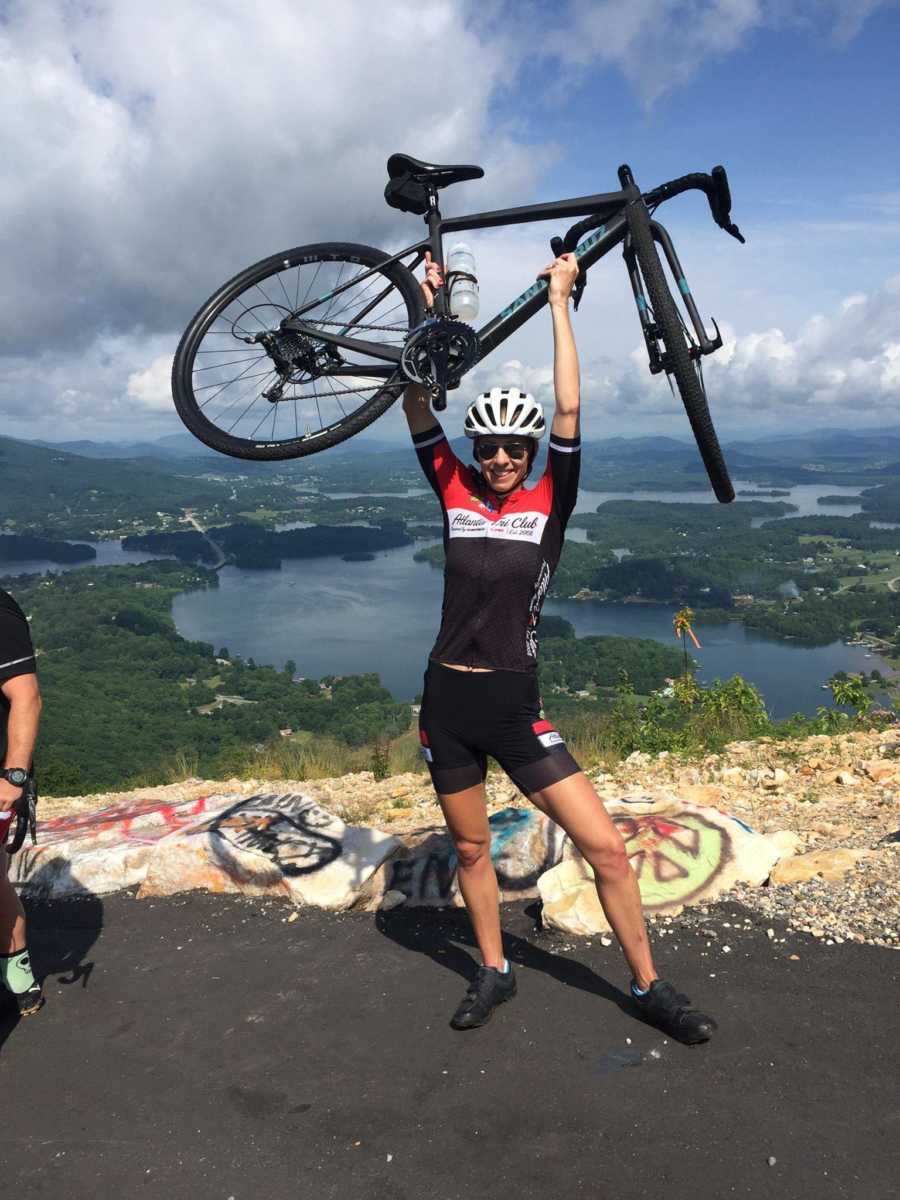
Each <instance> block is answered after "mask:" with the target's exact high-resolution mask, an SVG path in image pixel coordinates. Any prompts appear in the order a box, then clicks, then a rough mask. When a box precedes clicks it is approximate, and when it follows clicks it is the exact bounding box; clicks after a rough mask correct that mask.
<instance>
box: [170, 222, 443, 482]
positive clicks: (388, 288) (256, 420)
mask: <svg viewBox="0 0 900 1200" xmlns="http://www.w3.org/2000/svg"><path fill="white" fill-rule="evenodd" d="M387 259H388V256H387V255H386V254H384V253H382V251H380V250H376V249H373V247H371V246H357V245H353V244H350V243H344V242H325V243H321V244H317V245H311V246H298V247H296V248H295V249H293V250H286V251H284V252H283V253H282V254H273V255H272V256H271V257H270V258H266V259H263V260H262V262H258V263H255V264H254V265H253V266H252V267H248V268H247V269H246V270H245V271H242V272H241V273H240V274H239V275H236V276H235V277H234V279H231V280H229V281H228V283H225V284H223V285H222V287H220V288H219V290H218V291H217V292H215V293H214V294H213V295H212V296H211V297H210V298H209V299H208V300H207V301H206V303H205V304H204V305H203V306H202V307H201V308H200V310H199V312H197V314H196V315H195V316H194V318H193V319H192V321H191V322H190V324H189V325H188V327H187V329H186V330H185V332H184V336H183V337H182V339H181V342H180V343H179V345H178V350H177V351H176V353H175V361H174V363H173V365H172V395H173V398H174V400H175V407H176V409H177V410H178V415H179V416H180V417H181V419H182V421H184V423H185V425H186V426H187V427H188V429H189V430H190V431H191V433H193V434H194V436H195V437H197V438H199V439H200V441H201V442H204V443H205V444H206V445H207V446H211V447H212V448H213V449H214V450H220V451H222V452H223V453H224V454H230V455H232V456H233V457H235V458H250V459H287V458H301V457H302V456H303V455H306V454H315V453H316V452H317V451H319V450H326V449H328V447H329V446H334V445H336V444H337V443H338V442H342V441H344V440H345V439H346V438H348V437H351V436H352V435H353V434H354V433H358V432H359V431H360V430H361V429H364V428H365V427H366V426H367V425H369V424H371V422H372V421H374V420H375V419H376V417H379V416H381V414H382V413H383V412H385V410H386V409H388V408H389V407H390V406H391V404H393V403H394V401H395V400H396V399H397V397H398V396H399V395H400V393H401V391H402V390H403V388H404V386H405V384H406V380H405V378H404V376H403V374H402V372H401V371H400V369H399V351H400V350H401V349H402V347H403V344H404V341H405V339H406V336H407V334H408V333H409V330H410V329H412V328H414V327H415V326H416V325H418V324H419V323H420V321H421V320H422V317H423V300H422V293H421V290H420V288H419V285H418V283H417V282H416V279H415V276H414V275H413V274H412V272H411V271H409V270H408V269H407V268H406V267H405V266H403V265H402V264H401V263H398V262H392V263H389V262H387ZM298 314H299V316H298ZM295 319H299V320H300V321H301V322H302V324H303V330H304V331H303V332H298V331H297V330H295V329H291V328H290V327H289V323H290V322H292V321H294V320H295ZM317 328H318V329H321V330H323V331H324V332H326V333H328V332H331V333H333V334H339V335H340V336H342V337H348V338H352V339H353V341H354V348H352V349H347V348H344V347H340V346H337V345H335V343H333V342H328V341H325V340H319V339H318V338H316V337H315V336H314V334H312V333H310V330H315V329H317ZM367 342H369V343H378V344H380V345H382V346H389V347H395V348H396V350H397V351H398V355H397V359H398V361H397V365H396V368H395V369H394V368H392V367H391V366H388V367H387V368H386V367H385V360H384V358H378V357H377V356H376V355H371V356H370V355H367V353H366V349H365V347H366V343H367ZM368 369H371V372H372V373H371V374H370V375H369V374H367V373H366V372H367V370H368Z"/></svg>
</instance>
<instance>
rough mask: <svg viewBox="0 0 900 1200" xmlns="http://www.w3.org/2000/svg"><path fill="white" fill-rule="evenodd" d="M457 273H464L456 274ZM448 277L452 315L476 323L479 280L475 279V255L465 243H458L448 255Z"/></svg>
mask: <svg viewBox="0 0 900 1200" xmlns="http://www.w3.org/2000/svg"><path fill="white" fill-rule="evenodd" d="M457 271H460V272H462V273H461V274H459V275H456V274H454V273H455V272H457ZM447 276H448V278H449V279H450V311H451V313H452V314H453V315H454V317H456V318H457V319H458V320H460V321H469V322H471V321H474V320H475V318H476V317H477V316H478V280H477V279H476V278H475V255H474V254H473V253H472V251H471V249H470V248H469V247H468V246H467V245H466V243H465V242H457V243H456V245H455V246H454V247H453V248H452V249H451V251H450V253H449V254H448V255H447ZM467 276H468V277H469V278H467Z"/></svg>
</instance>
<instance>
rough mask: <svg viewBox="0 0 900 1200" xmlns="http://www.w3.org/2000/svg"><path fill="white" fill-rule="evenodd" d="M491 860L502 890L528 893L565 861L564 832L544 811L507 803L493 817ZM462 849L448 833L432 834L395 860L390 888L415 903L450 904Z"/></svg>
mask: <svg viewBox="0 0 900 1200" xmlns="http://www.w3.org/2000/svg"><path fill="white" fill-rule="evenodd" d="M489 825H490V830H491V861H492V862H493V864H494V870H495V871H496V873H497V882H498V883H499V885H500V891H501V892H516V893H520V892H527V891H529V890H531V889H534V888H536V887H537V881H538V878H539V876H540V875H542V874H543V873H544V871H546V870H548V868H550V867H552V866H553V865H554V863H556V862H558V861H559V858H560V856H561V853H562V843H563V834H562V831H561V830H560V828H559V826H557V825H554V823H553V822H552V821H550V820H548V819H547V818H546V817H544V816H543V815H542V814H539V813H535V812H531V811H529V810H528V809H522V808H504V809H502V810H501V811H500V812H497V813H494V815H493V816H492V817H491V818H490V821H489ZM456 867H457V860H456V852H455V851H454V849H453V844H452V842H451V841H450V839H449V838H447V837H437V838H429V839H428V841H427V842H426V843H424V844H423V845H422V846H421V847H420V848H419V850H418V851H417V852H416V853H414V854H413V855H412V856H411V857H410V858H404V859H398V860H397V861H396V862H394V863H393V864H392V870H391V878H390V883H389V885H388V888H389V890H391V891H396V892H401V893H402V894H403V895H404V896H405V897H406V899H407V901H412V902H413V903H415V904H449V903H450V902H451V900H452V898H453V894H454V892H455V890H456Z"/></svg>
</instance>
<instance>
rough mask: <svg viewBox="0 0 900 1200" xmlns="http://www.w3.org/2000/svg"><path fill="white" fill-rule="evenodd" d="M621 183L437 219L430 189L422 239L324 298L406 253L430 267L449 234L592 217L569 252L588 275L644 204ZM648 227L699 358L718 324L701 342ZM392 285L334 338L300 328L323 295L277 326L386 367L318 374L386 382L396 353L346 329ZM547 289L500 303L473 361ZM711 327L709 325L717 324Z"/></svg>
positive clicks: (671, 254)
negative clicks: (630, 210) (616, 187)
mask: <svg viewBox="0 0 900 1200" xmlns="http://www.w3.org/2000/svg"><path fill="white" fill-rule="evenodd" d="M620 179H621V180H622V182H623V184H624V185H625V186H623V189H622V190H621V191H619V192H601V193H598V194H596V195H593V196H576V197H573V198H571V199H568V200H555V201H549V202H546V203H543V204H528V205H523V206H521V207H517V208H501V209H495V210H493V211H491V212H484V213H475V214H473V215H470V216H462V217H450V218H444V217H442V216H441V212H440V208H439V206H438V196H437V193H436V192H432V193H431V195H430V200H431V203H430V206H429V211H428V213H427V214H426V216H425V221H426V223H427V224H428V236H427V237H425V238H423V239H422V240H421V241H419V242H414V243H413V244H412V245H411V246H407V247H406V248H405V249H404V250H400V251H399V252H398V253H397V254H394V255H391V256H390V257H388V258H386V259H385V260H384V262H383V263H381V264H379V266H378V267H372V268H371V269H370V270H368V271H365V272H363V273H362V274H361V275H356V276H354V277H353V279H350V280H348V281H347V282H346V283H344V284H342V285H341V286H340V287H337V288H335V289H334V290H333V291H332V292H329V293H328V295H329V297H334V296H338V295H340V294H341V292H343V291H346V290H347V289H348V288H351V287H356V286H357V285H358V284H359V283H360V282H361V281H362V280H364V279H366V278H368V277H369V276H372V275H375V274H377V272H378V271H379V270H380V269H381V268H382V267H384V266H387V265H389V264H391V263H396V262H401V261H402V260H403V259H405V258H408V257H410V256H413V257H412V259H411V261H410V262H409V263H404V264H403V265H404V266H406V267H407V268H408V269H409V270H415V268H416V267H417V266H418V265H419V264H420V263H421V262H422V261H423V259H424V257H425V252H426V251H430V252H431V256H432V258H433V260H434V261H435V262H439V263H440V262H443V261H444V255H443V237H444V234H447V233H461V232H463V231H464V230H470V229H497V228H501V227H503V226H506V225H523V224H529V223H531V222H536V221H550V220H554V219H557V220H558V219H560V218H572V217H588V216H590V217H596V218H597V220H598V221H602V222H603V223H602V224H600V225H599V227H598V228H596V229H594V230H593V231H592V232H590V233H589V235H588V236H587V237H585V238H583V239H582V240H581V241H580V242H579V244H578V246H577V248H576V250H575V254H576V257H577V259H578V265H579V267H580V269H581V271H582V272H585V273H586V272H587V271H588V270H589V269H590V267H592V266H593V265H594V264H595V263H597V262H598V261H599V260H600V259H601V258H603V257H604V256H605V255H607V254H608V253H609V252H610V251H611V250H613V249H614V248H615V247H616V246H617V245H619V244H620V243H621V242H623V241H624V240H625V238H626V235H627V232H628V221H627V217H626V209H627V207H628V206H629V205H630V204H634V203H636V202H639V201H641V200H642V193H641V191H640V189H639V188H638V187H637V185H636V184H635V183H634V182H633V180H632V179H631V176H630V172H628V173H627V174H625V175H624V176H623V174H622V172H620ZM648 219H649V217H648ZM650 225H651V230H652V232H653V236H654V238H655V239H656V240H657V241H658V242H659V243H660V245H661V246H662V248H663V250H664V252H665V255H666V258H667V260H668V262H669V266H670V269H671V270H672V273H673V275H674V276H675V278H676V279H677V281H678V286H679V289H680V291H681V295H682V299H683V301H684V303H685V307H686V308H687V311H688V315H689V317H690V320H691V324H692V325H693V326H694V330H695V333H696V335H697V338H698V342H699V352H700V353H701V354H709V353H710V352H711V351H712V350H714V349H716V348H717V347H718V346H720V345H721V339H720V338H719V330H718V327H716V338H715V339H710V338H709V337H707V335H706V331H705V329H704V327H703V323H702V321H701V319H700V315H699V313H698V311H697V307H696V305H695V303H694V300H693V297H692V295H691V292H690V289H689V288H688V286H687V283H686V281H685V276H684V272H683V271H682V269H681V264H680V263H679V262H678V259H677V257H676V255H675V250H674V247H673V245H672V240H671V238H670V237H669V235H668V233H667V232H666V230H665V229H664V228H663V226H662V225H660V224H659V222H657V221H651V222H650ZM626 261H627V265H628V273H629V277H630V280H631V285H632V290H633V291H634V296H635V301H636V303H637V307H638V313H639V316H640V319H641V326H642V329H643V331H644V334H645V337H647V338H648V348H649V347H650V344H651V339H650V336H649V334H650V330H651V326H652V322H651V321H650V317H649V314H648V310H647V304H646V300H645V298H644V295H643V288H642V286H641V281H640V277H639V275H638V273H637V271H636V268H635V267H634V265H633V263H632V262H631V261H630V260H628V259H627V256H626ZM391 286H392V285H390V284H389V285H388V286H387V287H386V288H385V289H384V291H382V292H380V293H379V294H378V295H377V296H375V297H374V298H373V299H372V300H371V301H370V303H369V304H368V305H367V306H366V307H365V308H364V309H363V310H362V311H361V312H359V313H357V315H356V316H355V317H354V319H353V321H351V322H350V323H349V324H348V325H347V326H346V328H345V329H344V330H342V331H341V332H340V333H329V332H326V331H325V330H323V329H321V328H320V327H319V326H317V325H306V324H304V323H303V321H302V320H301V319H300V318H301V317H302V315H303V313H305V312H308V311H309V310H310V309H313V308H315V307H316V306H317V305H319V304H321V303H322V301H323V299H324V297H321V296H320V297H317V298H315V299H314V300H310V301H308V302H307V303H305V304H304V305H303V307H302V308H300V309H298V310H297V312H296V313H294V315H293V317H291V318H290V319H288V320H287V321H285V322H284V323H283V325H282V328H284V329H290V330H295V331H297V332H299V333H302V334H305V335H307V336H309V337H313V338H315V339H317V340H319V341H322V342H328V343H330V344H332V345H334V346H339V347H341V348H343V349H346V350H351V351H356V352H357V353H361V354H366V355H367V356H369V357H370V358H376V359H381V360H382V363H383V364H384V365H379V364H378V363H371V362H370V363H367V364H352V363H344V364H341V365H336V366H334V367H333V368H330V367H327V366H326V367H325V368H323V369H322V374H335V375H341V376H354V375H358V376H365V377H370V378H371V377H375V378H389V377H390V376H392V375H393V374H394V373H395V372H396V370H397V368H398V366H399V364H400V357H401V354H402V348H400V347H396V346H388V345H385V344H383V343H379V342H370V341H361V340H359V339H357V338H353V337H350V336H348V332H349V331H350V330H351V329H352V328H353V326H354V325H356V324H359V323H360V322H361V321H362V320H363V319H364V318H365V316H366V315H367V314H368V313H369V312H370V311H372V310H373V309H374V308H375V307H376V306H377V305H378V304H379V303H380V301H381V300H382V299H383V298H384V296H386V295H387V294H388V292H389V291H390V288H391ZM548 286H549V285H548V281H547V280H546V279H537V280H535V282H534V283H532V284H530V285H529V286H528V287H527V288H526V289H525V291H524V292H522V293H521V294H520V295H518V296H517V297H516V298H515V299H514V300H513V301H512V302H511V303H510V304H508V305H506V307H505V308H503V309H502V310H501V311H500V312H499V313H497V315H496V316H495V317H493V318H492V319H491V320H490V321H488V322H487V324H486V325H483V326H482V327H481V328H480V329H479V330H478V331H477V333H478V341H479V347H480V354H479V358H485V357H486V356H487V355H488V354H490V353H491V352H492V351H493V350H495V349H496V348H497V347H498V346H499V345H501V344H502V343H503V342H504V341H506V339H507V338H508V337H510V336H511V335H512V334H513V333H515V331H516V330H517V329H519V328H520V327H521V326H522V325H524V324H525V322H526V321H528V320H530V318H531V317H533V316H534V314H535V313H536V312H538V311H539V309H541V308H543V306H544V305H545V304H546V303H547V295H548ZM448 303H449V301H448V296H447V289H446V288H444V289H441V290H440V291H439V292H438V293H437V295H436V296H435V303H434V311H435V312H437V313H440V314H446V313H447V312H448ZM713 323H714V324H715V322H713ZM654 355H655V350H654V352H653V353H651V370H652V371H654V373H655V372H656V371H659V370H662V369H663V366H662V363H661V362H660V361H658V356H657V359H654Z"/></svg>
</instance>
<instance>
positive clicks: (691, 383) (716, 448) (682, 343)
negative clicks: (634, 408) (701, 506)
mask: <svg viewBox="0 0 900 1200" xmlns="http://www.w3.org/2000/svg"><path fill="white" fill-rule="evenodd" d="M628 230H629V233H630V234H631V244H632V246H633V247H634V252H635V255H636V257H637V261H638V266H639V267H640V271H641V276H642V277H643V280H644V286H645V287H646V289H647V294H648V297H649V299H650V306H651V308H652V310H653V322H654V324H655V325H656V327H657V331H658V336H659V338H660V339H661V341H662V343H663V345H664V347H665V351H666V355H665V360H664V363H665V369H666V372H667V374H668V375H669V376H670V377H672V378H674V380H675V383H676V385H677V387H678V392H679V394H680V396H681V399H682V401H683V403H684V407H685V410H686V412H687V415H688V420H689V421H690V423H691V429H693V431H694V437H695V438H696V440H697V448H698V450H699V451H700V457H701V458H702V459H703V465H704V466H705V467H706V473H707V475H708V476H709V481H710V483H711V484H712V488H713V491H714V492H715V494H716V499H717V500H719V501H721V503H722V504H728V503H730V501H732V500H733V499H734V488H733V486H732V483H731V479H730V478H729V475H728V468H727V467H726V465H725V459H724V457H723V455H722V448H721V446H720V445H719V439H718V437H717V436H716V431H715V429H714V428H713V423H712V417H711V416H710V413H709V405H708V403H707V400H706V390H705V388H704V386H703V380H702V377H701V375H700V373H699V368H698V366H696V365H695V362H694V359H693V358H692V357H691V351H690V346H689V342H688V338H687V336H686V334H685V330H684V324H683V322H682V320H681V317H680V315H679V312H678V308H677V306H676V304H675V301H674V300H673V299H672V295H671V293H670V291H669V285H668V284H667V282H666V277H665V274H664V273H663V268H662V264H661V263H660V261H659V255H658V254H657V252H656V244H655V242H654V241H653V234H652V232H651V229H650V221H649V218H648V216H647V213H646V210H644V209H643V207H642V206H635V205H632V206H631V208H630V210H629V213H628ZM697 361H698V362H699V359H698V360H697Z"/></svg>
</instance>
